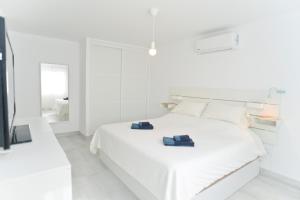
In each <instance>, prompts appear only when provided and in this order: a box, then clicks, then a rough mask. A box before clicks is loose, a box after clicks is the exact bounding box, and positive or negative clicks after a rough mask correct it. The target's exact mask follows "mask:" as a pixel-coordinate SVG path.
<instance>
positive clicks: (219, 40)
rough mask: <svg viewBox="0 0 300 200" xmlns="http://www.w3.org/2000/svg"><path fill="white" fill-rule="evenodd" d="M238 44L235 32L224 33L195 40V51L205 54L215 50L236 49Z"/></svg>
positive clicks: (237, 36)
mask: <svg viewBox="0 0 300 200" xmlns="http://www.w3.org/2000/svg"><path fill="white" fill-rule="evenodd" d="M238 46H239V35H238V34H237V33H233V32H230V33H224V34H220V35H215V36H211V37H206V38H202V39H199V40H197V41H196V52H197V53H198V54H207V53H213V52H217V51H226V50H232V49H236V48H237V47H238Z"/></svg>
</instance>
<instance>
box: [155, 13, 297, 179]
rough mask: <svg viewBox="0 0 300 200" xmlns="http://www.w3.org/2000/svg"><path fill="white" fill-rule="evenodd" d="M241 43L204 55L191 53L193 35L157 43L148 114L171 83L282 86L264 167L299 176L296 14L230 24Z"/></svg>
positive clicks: (164, 94)
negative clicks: (275, 137) (273, 141)
mask: <svg viewBox="0 0 300 200" xmlns="http://www.w3.org/2000/svg"><path fill="white" fill-rule="evenodd" d="M235 30H236V31H237V32H238V33H239V34H240V40H241V47H240V49H238V50H235V51H228V52H220V53H214V54H207V55H196V54H195V53H194V52H193V47H194V39H186V40H183V41H179V42H177V43H174V44H172V45H169V46H165V47H160V48H159V53H158V56H157V57H156V58H155V60H154V61H153V65H152V66H151V71H152V73H151V77H152V78H151V108H150V111H151V115H152V116H157V115H160V114H161V113H162V112H163V110H162V109H161V108H159V106H158V104H159V102H160V101H162V100H165V99H166V97H167V93H168V88H169V87H170V86H200V87H215V88H242V89H243V88H245V89H246V88H249V89H268V88H270V87H272V86H276V87H279V88H283V89H285V90H286V91H287V93H286V94H285V95H284V97H283V105H282V118H283V124H282V128H281V130H280V133H279V142H278V144H277V145H276V146H274V147H273V149H272V152H271V154H270V155H269V158H268V160H266V161H265V162H264V163H263V167H264V168H266V169H269V170H272V171H273V172H275V173H279V174H281V175H284V176H287V177H289V178H293V179H297V180H299V181H300V171H299V169H300V127H299V121H300V115H299V113H300V106H299V102H300V78H299V76H300V50H299V48H300V14H289V15H286V16H279V17H276V18H267V19H263V20H260V21H256V22H254V23H249V24H247V25H244V26H241V27H238V28H236V29H235Z"/></svg>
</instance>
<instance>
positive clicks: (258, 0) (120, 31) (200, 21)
mask: <svg viewBox="0 0 300 200" xmlns="http://www.w3.org/2000/svg"><path fill="white" fill-rule="evenodd" d="M150 7H158V8H159V9H160V10H161V12H160V13H159V15H158V24H157V28H158V30H157V34H158V35H157V39H158V42H159V43H168V42H172V41H174V40H178V39H182V38H184V37H190V36H195V35H197V34H199V33H202V32H206V31H210V30H215V29H222V28H226V27H233V26H237V25H240V24H243V23H247V22H249V21H252V20H255V19H257V18H260V17H264V16H270V15H277V14H281V13H286V12H289V11H293V10H298V8H300V1H299V0H0V10H2V11H3V13H5V15H6V17H7V19H8V25H9V27H10V28H11V29H12V30H15V31H21V32H28V33H33V34H40V35H45V36H51V37H58V38H64V39H68V40H81V39H83V38H85V37H94V38H100V39H103V40H110V41H115V42H123V43H129V44H136V45H142V46H148V44H149V41H150V40H151V17H150V16H149V15H148V9H149V8H150Z"/></svg>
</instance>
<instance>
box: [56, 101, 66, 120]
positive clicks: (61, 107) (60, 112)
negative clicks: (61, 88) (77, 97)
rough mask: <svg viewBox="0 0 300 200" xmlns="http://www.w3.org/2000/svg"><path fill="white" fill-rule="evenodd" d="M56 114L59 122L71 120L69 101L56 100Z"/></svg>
mask: <svg viewBox="0 0 300 200" xmlns="http://www.w3.org/2000/svg"><path fill="white" fill-rule="evenodd" d="M55 112H56V115H57V118H58V120H60V121H68V120H69V100H65V99H55Z"/></svg>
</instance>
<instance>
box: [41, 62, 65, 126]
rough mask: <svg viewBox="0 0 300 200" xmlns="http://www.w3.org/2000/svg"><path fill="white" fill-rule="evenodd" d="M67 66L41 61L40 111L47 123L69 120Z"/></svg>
mask: <svg viewBox="0 0 300 200" xmlns="http://www.w3.org/2000/svg"><path fill="white" fill-rule="evenodd" d="M68 87H69V86H68V66H67V65H59V64H47V63H41V100H42V102H41V107H42V108H41V111H42V116H43V117H44V118H46V119H47V121H48V122H49V123H54V122H60V121H68V120H69V94H68Z"/></svg>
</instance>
